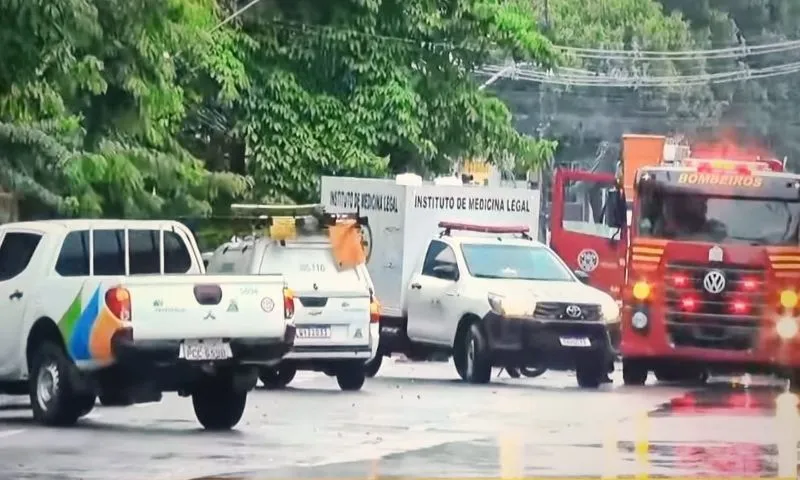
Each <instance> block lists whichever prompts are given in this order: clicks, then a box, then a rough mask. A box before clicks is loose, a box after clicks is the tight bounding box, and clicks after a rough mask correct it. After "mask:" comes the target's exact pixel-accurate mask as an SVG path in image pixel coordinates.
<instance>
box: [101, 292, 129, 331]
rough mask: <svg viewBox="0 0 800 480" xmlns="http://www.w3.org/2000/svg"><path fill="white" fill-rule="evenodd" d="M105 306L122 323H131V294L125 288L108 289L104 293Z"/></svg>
mask: <svg viewBox="0 0 800 480" xmlns="http://www.w3.org/2000/svg"><path fill="white" fill-rule="evenodd" d="M106 306H107V307H108V309H109V310H110V311H111V313H113V314H114V315H115V316H116V317H117V318H119V319H120V320H122V321H123V322H130V321H131V294H130V292H128V290H127V289H126V288H123V287H120V286H117V287H113V288H109V289H108V290H107V291H106Z"/></svg>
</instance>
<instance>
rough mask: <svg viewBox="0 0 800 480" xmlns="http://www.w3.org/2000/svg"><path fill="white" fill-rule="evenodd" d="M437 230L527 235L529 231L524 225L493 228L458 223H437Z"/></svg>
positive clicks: (490, 226) (491, 226)
mask: <svg viewBox="0 0 800 480" xmlns="http://www.w3.org/2000/svg"><path fill="white" fill-rule="evenodd" d="M439 228H444V229H445V230H448V231H449V230H459V231H462V232H479V233H498V234H499V233H517V234H523V235H524V234H527V233H529V232H530V231H531V229H530V227H527V226H525V225H508V226H493V225H476V224H473V223H458V222H439Z"/></svg>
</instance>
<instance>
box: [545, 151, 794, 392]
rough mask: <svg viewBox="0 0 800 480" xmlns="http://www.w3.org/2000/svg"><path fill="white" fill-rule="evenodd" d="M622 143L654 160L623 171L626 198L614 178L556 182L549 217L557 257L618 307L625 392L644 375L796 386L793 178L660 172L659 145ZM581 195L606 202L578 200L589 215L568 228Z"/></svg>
mask: <svg viewBox="0 0 800 480" xmlns="http://www.w3.org/2000/svg"><path fill="white" fill-rule="evenodd" d="M626 137H627V136H626ZM625 140H627V142H626V141H625ZM625 140H624V141H623V149H625V148H626V147H628V146H629V145H628V144H630V143H634V144H637V143H638V144H643V143H645V144H648V145H649V146H648V148H645V149H642V148H639V149H638V150H637V149H636V148H630V149H632V150H637V151H639V152H640V153H642V152H643V153H642V155H644V154H645V153H646V154H647V155H649V158H647V159H645V161H642V158H638V160H639V161H638V162H635V163H636V167H635V170H634V171H633V172H631V171H630V170H628V171H627V172H624V176H625V177H626V179H630V181H629V182H625V183H626V184H625V185H624V188H623V185H618V183H617V178H616V177H615V175H613V174H599V173H589V172H579V171H563V170H562V171H558V172H557V173H556V176H555V183H554V190H553V192H554V193H553V208H552V212H551V219H552V222H551V245H552V247H553V248H554V249H555V250H556V251H557V252H558V253H559V254H560V255H561V256H562V258H563V259H564V260H565V261H566V262H567V263H568V264H570V265H571V266H572V267H573V268H576V269H581V270H583V271H585V272H586V273H588V274H589V275H588V276H589V281H590V282H591V283H593V284H594V285H596V286H597V287H598V288H604V289H606V290H607V291H608V292H609V293H611V294H612V295H615V296H616V297H617V298H618V300H619V302H620V303H621V304H622V306H623V308H622V312H623V314H622V322H623V323H622V342H621V354H622V357H623V377H624V381H625V383H626V384H634V385H641V384H644V383H645V380H646V378H647V376H648V374H649V372H651V371H653V372H654V373H655V374H656V377H657V378H659V379H660V380H666V381H675V380H682V381H685V380H697V381H704V380H705V378H706V377H707V375H708V373H743V372H749V373H777V374H780V375H787V376H790V377H791V378H793V379H794V381H795V383H796V382H798V381H800V378H799V377H798V375H800V334H798V316H800V299H799V297H798V295H800V292H799V291H798V289H800V239H799V238H798V229H799V228H800V175H795V174H792V173H788V172H784V171H783V168H782V167H783V166H782V163H781V162H779V161H777V160H774V159H769V160H766V161H764V160H761V159H758V158H751V159H750V161H745V160H744V159H742V158H736V159H735V160H730V159H709V158H703V159H700V158H691V156H690V157H689V158H684V159H681V160H679V161H676V162H668V163H667V162H664V161H663V158H662V154H663V146H664V138H663V137H652V136H651V137H644V136H631V137H629V138H626V139H625ZM656 145H658V146H660V147H661V148H662V153H654V152H657V151H658V148H655V146H656ZM640 146H641V145H640ZM625 158H626V155H625V152H624V151H623V164H622V169H623V171H624V170H625V169H626V168H628V166H627V165H626V164H625ZM576 185H577V186H582V190H581V191H583V192H595V194H594V197H598V194H596V192H597V191H600V192H601V194H599V196H600V197H602V198H601V200H603V201H602V202H599V201H591V198H592V196H593V195H584V196H585V197H587V198H589V200H587V201H585V202H584V204H585V205H586V206H587V209H588V210H590V213H589V214H584V215H583V216H581V215H580V214H578V215H577V216H576V215H575V214H574V212H573V215H572V217H569V215H568V213H569V212H568V211H567V208H566V206H567V205H568V203H569V202H567V200H568V198H567V197H568V196H569V194H568V193H567V192H569V191H570V190H571V189H575V188H576ZM576 217H577V218H576Z"/></svg>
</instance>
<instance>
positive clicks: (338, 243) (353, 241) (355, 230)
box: [328, 220, 367, 270]
mask: <svg viewBox="0 0 800 480" xmlns="http://www.w3.org/2000/svg"><path fill="white" fill-rule="evenodd" d="M328 232H329V235H330V240H331V248H332V250H333V258H334V260H336V264H337V265H338V266H339V268H340V269H342V270H344V269H347V268H355V267H356V266H358V265H360V264H362V263H364V262H366V261H367V255H366V252H364V245H363V244H362V238H361V228H359V226H358V225H357V224H356V221H355V220H345V221H342V222H337V224H336V225H333V226H332V227H329V228H328Z"/></svg>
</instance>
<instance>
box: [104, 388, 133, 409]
mask: <svg viewBox="0 0 800 480" xmlns="http://www.w3.org/2000/svg"><path fill="white" fill-rule="evenodd" d="M100 405H102V406H104V407H127V406H129V405H133V401H131V398H130V396H129V395H128V394H127V392H124V391H120V390H112V389H108V390H102V391H101V392H100Z"/></svg>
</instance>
